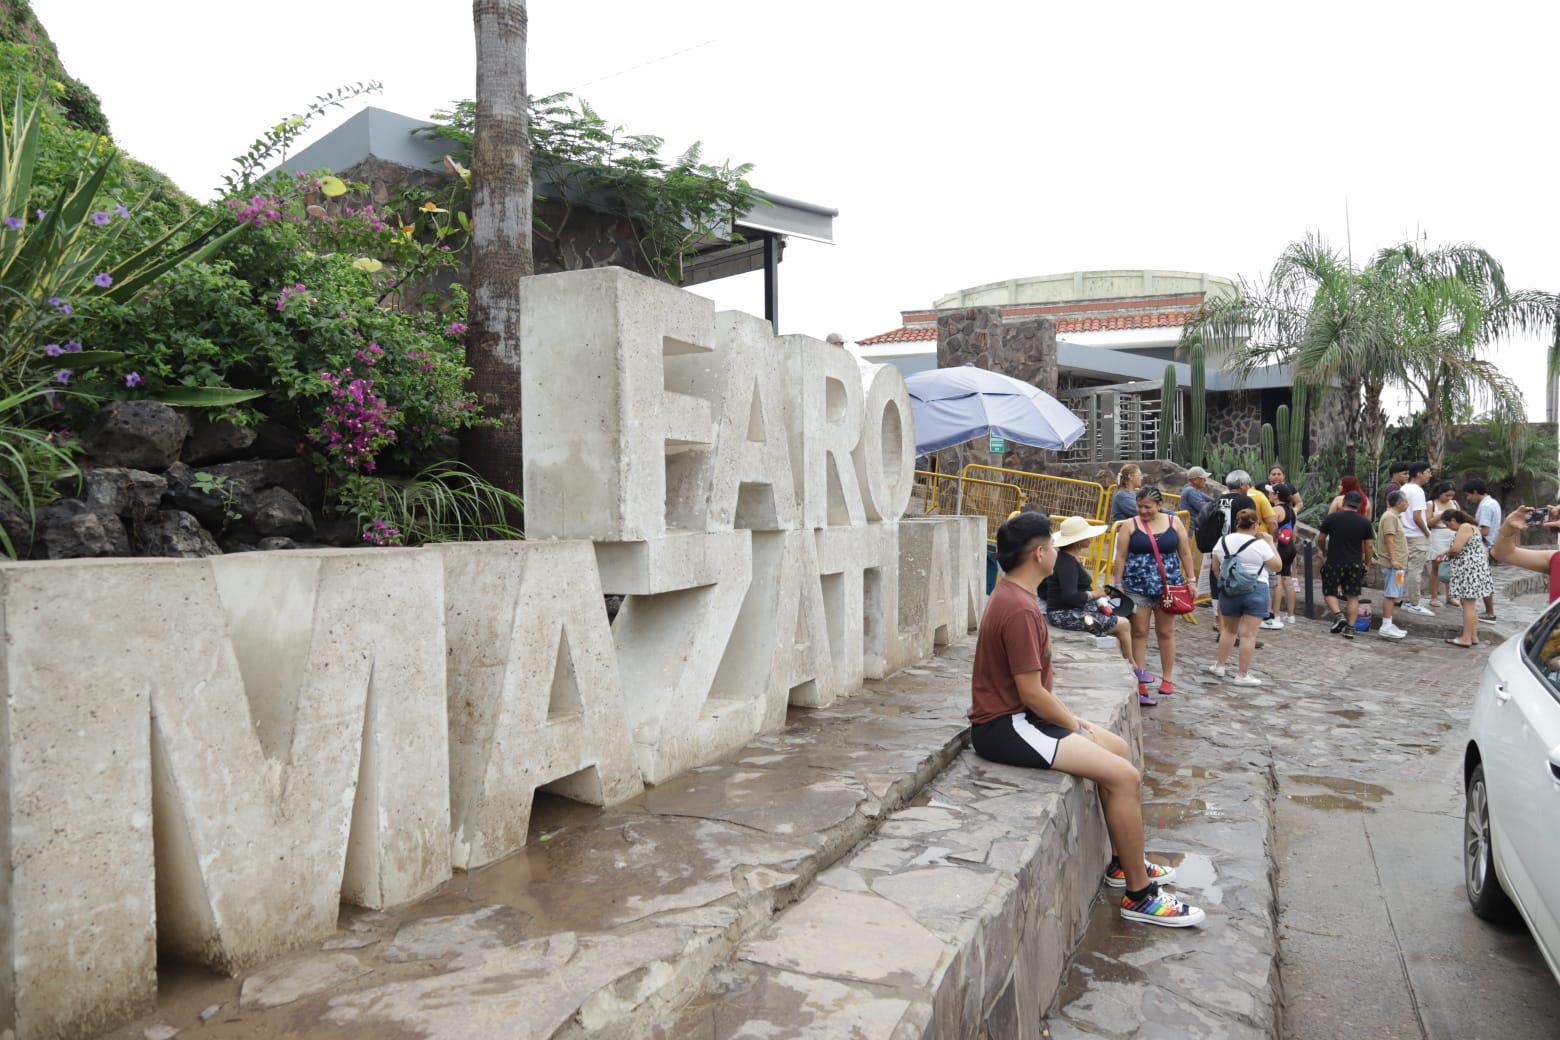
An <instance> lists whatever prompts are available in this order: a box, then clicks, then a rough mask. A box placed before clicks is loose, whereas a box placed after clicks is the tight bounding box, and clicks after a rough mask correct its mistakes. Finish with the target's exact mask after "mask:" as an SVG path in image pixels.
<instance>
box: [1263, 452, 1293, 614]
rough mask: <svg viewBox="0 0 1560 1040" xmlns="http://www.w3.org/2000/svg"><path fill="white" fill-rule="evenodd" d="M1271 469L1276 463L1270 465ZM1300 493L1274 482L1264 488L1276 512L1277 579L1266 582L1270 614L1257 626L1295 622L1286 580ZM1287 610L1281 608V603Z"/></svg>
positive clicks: (1288, 579)
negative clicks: (1270, 591) (1269, 589)
mask: <svg viewBox="0 0 1560 1040" xmlns="http://www.w3.org/2000/svg"><path fill="white" fill-rule="evenodd" d="M1273 469H1274V470H1277V469H1278V467H1277V466H1274V467H1273ZM1299 498H1300V495H1299V493H1298V492H1296V491H1295V489H1294V488H1292V487H1290V486H1289V485H1288V484H1275V485H1273V487H1272V488H1270V489H1269V491H1268V500H1269V501H1270V502H1272V503H1273V509H1274V510H1275V511H1276V512H1277V513H1278V534H1277V535H1275V536H1274V539H1273V541H1274V546H1275V548H1277V549H1278V562H1279V569H1278V580H1276V581H1270V582H1268V584H1269V585H1271V586H1273V605H1272V606H1271V607H1270V608H1269V610H1268V613H1269V614H1271V615H1272V616H1271V617H1270V618H1269V619H1268V620H1266V621H1264V622H1262V625H1261V627H1262V628H1266V629H1276V628H1283V627H1284V626H1285V625H1286V624H1287V625H1292V624H1294V623H1295V586H1294V582H1293V581H1291V580H1290V578H1291V575H1290V569H1291V568H1292V567H1293V566H1294V562H1295V553H1296V551H1297V550H1296V547H1295V537H1296V534H1295V524H1296V523H1297V522H1299V519H1300V505H1299ZM1286 602H1287V603H1288V607H1289V609H1288V610H1285V609H1284V607H1285V603H1286Z"/></svg>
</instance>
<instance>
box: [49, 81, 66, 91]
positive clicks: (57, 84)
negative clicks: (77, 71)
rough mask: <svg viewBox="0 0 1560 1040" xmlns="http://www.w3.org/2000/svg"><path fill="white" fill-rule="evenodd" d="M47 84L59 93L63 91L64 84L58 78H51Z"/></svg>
mask: <svg viewBox="0 0 1560 1040" xmlns="http://www.w3.org/2000/svg"><path fill="white" fill-rule="evenodd" d="M49 85H50V86H51V87H53V88H54V89H55V90H57V91H59V92H60V93H61V94H63V93H65V84H63V83H61V82H60V81H59V80H57V79H51V80H49Z"/></svg>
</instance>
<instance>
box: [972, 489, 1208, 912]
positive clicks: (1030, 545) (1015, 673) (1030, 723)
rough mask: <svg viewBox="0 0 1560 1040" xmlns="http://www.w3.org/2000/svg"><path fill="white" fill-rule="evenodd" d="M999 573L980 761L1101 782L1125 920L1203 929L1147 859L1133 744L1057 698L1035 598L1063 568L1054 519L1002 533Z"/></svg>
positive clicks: (981, 708)
mask: <svg viewBox="0 0 1560 1040" xmlns="http://www.w3.org/2000/svg"><path fill="white" fill-rule="evenodd" d="M997 564H998V566H1000V567H1001V568H1002V577H1001V578H999V579H998V580H997V585H996V588H995V589H994V590H992V593H991V598H990V600H989V601H988V602H987V604H986V613H985V614H984V615H983V616H982V617H981V621H980V635H979V637H978V638H977V640H976V643H975V667H974V672H973V675H972V676H971V682H970V700H971V706H970V712H969V717H970V723H971V737H972V742H973V744H974V746H975V753H976V754H978V755H980V757H981V758H984V759H987V760H989V761H992V762H1000V763H1003V764H1005V765H1011V766H1024V767H1027V768H1030V769H1055V770H1058V771H1060V772H1063V773H1070V774H1072V775H1073V776H1077V777H1082V778H1083V779H1085V780H1093V781H1094V782H1095V784H1096V786H1097V789H1098V792H1099V797H1100V807H1101V808H1102V809H1103V810H1104V812H1105V827H1106V830H1107V831H1109V833H1110V844H1111V852H1112V855H1111V860H1110V864H1109V866H1107V867H1106V869H1105V883H1106V884H1108V885H1110V886H1111V887H1112V888H1123V889H1125V890H1126V891H1125V892H1124V893H1123V894H1122V897H1121V916H1122V917H1124V918H1126V919H1127V920H1129V921H1142V922H1144V923H1146V924H1157V925H1165V926H1167V927H1171V928H1185V927H1187V926H1189V925H1196V924H1201V923H1202V921H1203V918H1204V916H1205V915H1204V914H1203V912H1202V911H1201V910H1200V909H1198V908H1197V907H1195V906H1188V905H1187V904H1185V903H1183V902H1181V901H1180V900H1179V899H1177V898H1176V897H1175V896H1174V895H1172V894H1171V893H1169V892H1167V891H1164V890H1163V889H1161V888H1160V887H1159V886H1160V884H1162V883H1168V882H1170V881H1173V880H1174V879H1175V871H1174V870H1172V869H1171V868H1169V867H1162V866H1159V865H1158V864H1154V863H1149V862H1148V861H1147V860H1145V859H1144V858H1143V781H1142V777H1141V776H1140V775H1139V774H1138V771H1137V769H1136V768H1135V767H1134V766H1133V765H1132V762H1131V760H1130V757H1129V755H1130V751H1129V749H1128V747H1127V742H1126V741H1124V740H1122V739H1121V738H1120V737H1118V736H1116V735H1115V734H1114V733H1111V732H1109V731H1108V730H1106V729H1103V728H1101V727H1100V726H1097V725H1095V724H1094V723H1092V722H1086V721H1084V720H1083V719H1080V718H1078V717H1077V716H1076V715H1074V714H1073V713H1072V712H1071V711H1068V710H1067V706H1066V705H1064V704H1063V703H1062V702H1061V700H1060V699H1059V698H1058V697H1057V696H1056V694H1054V693H1052V692H1051V690H1052V687H1053V678H1052V672H1051V640H1050V632H1049V630H1048V629H1047V628H1046V623H1045V615H1044V614H1043V613H1041V611H1040V604H1039V601H1038V600H1037V599H1036V596H1035V590H1036V589H1038V588H1039V587H1040V582H1041V581H1043V580H1045V578H1046V577H1047V576H1048V575H1049V574H1050V573H1051V571H1052V569H1053V568H1054V567H1055V565H1056V549H1055V548H1054V547H1053V546H1052V545H1051V521H1050V519H1049V518H1047V517H1046V516H1044V515H1042V514H1039V513H1020V514H1019V515H1018V516H1015V517H1013V518H1012V519H1010V520H1008V521H1007V522H1006V523H1004V524H1003V525H1002V526H1001V527H1000V528H998V530H997Z"/></svg>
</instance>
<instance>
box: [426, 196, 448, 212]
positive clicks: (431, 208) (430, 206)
mask: <svg viewBox="0 0 1560 1040" xmlns="http://www.w3.org/2000/svg"><path fill="white" fill-rule="evenodd" d="M422 211H423V212H424V213H448V212H449V210H447V209H440V208H439V207H438V204H437V203H435V202H434V201H433V200H432V199H429V200H428V201H427V202H424V203H423V204H422Z"/></svg>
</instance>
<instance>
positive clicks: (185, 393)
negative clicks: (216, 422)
mask: <svg viewBox="0 0 1560 1040" xmlns="http://www.w3.org/2000/svg"><path fill="white" fill-rule="evenodd" d="M265 393H266V392H265V391H264V390H235V389H234V388H233V387H230V386H171V387H168V388H167V389H164V390H155V391H153V392H152V393H150V394H148V395H147V396H148V397H150V398H151V399H152V400H154V401H161V402H162V403H163V404H172V405H178V406H180V407H183V408H226V407H228V406H230V405H235V404H243V403H244V402H245V401H253V400H254V399H255V398H257V397H264V396H265Z"/></svg>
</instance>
